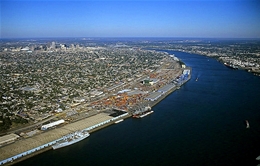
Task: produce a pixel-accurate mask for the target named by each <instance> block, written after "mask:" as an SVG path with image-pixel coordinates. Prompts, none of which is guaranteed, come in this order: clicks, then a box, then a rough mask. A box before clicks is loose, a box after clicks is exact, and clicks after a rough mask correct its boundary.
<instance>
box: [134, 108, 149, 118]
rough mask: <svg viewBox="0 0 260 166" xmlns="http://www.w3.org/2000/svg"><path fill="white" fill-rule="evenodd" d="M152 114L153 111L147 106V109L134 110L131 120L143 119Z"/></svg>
mask: <svg viewBox="0 0 260 166" xmlns="http://www.w3.org/2000/svg"><path fill="white" fill-rule="evenodd" d="M152 113H153V110H152V109H151V107H150V106H149V105H148V106H147V107H144V108H142V107H141V108H139V109H138V110H136V111H135V112H134V113H133V118H143V117H145V116H147V115H150V114H152Z"/></svg>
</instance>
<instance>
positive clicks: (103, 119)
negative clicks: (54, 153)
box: [0, 68, 191, 165]
mask: <svg viewBox="0 0 260 166" xmlns="http://www.w3.org/2000/svg"><path fill="white" fill-rule="evenodd" d="M188 70H190V71H191V69H190V68H188ZM190 78H191V72H190V74H189V76H188V78H187V79H186V80H184V81H183V82H181V83H180V84H178V85H176V86H173V88H172V89H170V90H168V91H167V92H165V93H163V94H162V95H161V96H160V97H159V98H158V99H156V100H155V101H147V103H148V104H149V105H150V106H151V107H154V106H155V105H156V104H158V103H159V102H160V101H162V100H163V99H164V98H165V97H167V96H168V95H169V94H171V93H172V92H173V91H175V90H177V89H179V88H180V86H182V85H183V84H185V83H186V82H187V81H188V80H189V79H190ZM147 103H146V104H147ZM131 116H132V115H131V114H128V113H127V114H125V115H124V116H118V117H111V116H109V114H106V113H103V112H102V113H99V114H97V115H93V116H91V117H88V118H86V119H82V120H79V121H76V122H73V123H69V124H67V125H64V126H62V127H59V128H55V129H51V130H49V131H47V132H42V133H41V134H37V135H35V136H33V137H29V138H26V139H21V140H18V141H16V142H15V143H13V144H10V145H6V146H3V147H2V148H1V149H0V153H1V156H0V165H4V164H7V165H13V164H15V163H18V162H21V161H23V160H26V159H28V158H30V157H33V156H35V155H38V154H40V153H43V152H45V151H48V150H50V149H52V148H51V146H52V145H53V144H55V143H56V141H57V140H58V139H60V138H62V136H64V135H67V134H69V133H71V132H74V131H77V130H83V129H84V130H88V131H89V132H90V133H92V132H95V131H98V130H100V129H102V128H104V127H108V126H110V125H112V124H115V122H116V121H118V120H121V119H126V118H129V117H131Z"/></svg>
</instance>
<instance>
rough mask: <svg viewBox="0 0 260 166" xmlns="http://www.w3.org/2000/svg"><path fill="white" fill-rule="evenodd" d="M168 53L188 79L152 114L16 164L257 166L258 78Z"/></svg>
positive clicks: (206, 60) (212, 61)
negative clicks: (186, 71) (189, 72)
mask: <svg viewBox="0 0 260 166" xmlns="http://www.w3.org/2000/svg"><path fill="white" fill-rule="evenodd" d="M169 53H174V54H175V55H176V56H177V57H179V58H180V59H181V60H182V61H184V62H185V63H186V65H187V66H191V67H192V78H191V80H190V81H189V82H187V83H186V84H185V85H184V86H182V87H181V88H180V89H179V90H177V91H175V92H174V93H172V94H170V95H169V96H168V97H167V98H165V99H164V100H163V101H161V102H160V103H159V104H157V105H156V106H155V107H153V110H154V113H153V114H151V115H150V116H147V117H145V118H143V119H132V118H129V119H126V120H125V121H123V122H121V123H119V124H116V125H112V126H110V127H107V128H105V129H102V130H100V131H97V132H95V133H92V134H91V136H90V137H89V138H87V139H86V140H83V141H81V142H79V143H77V144H74V145H73V146H69V147H66V148H63V149H58V150H55V151H54V150H51V151H48V152H45V153H43V154H40V155H38V156H35V157H33V158H30V159H28V160H26V161H23V162H21V163H19V164H18V165H91V166H92V165H142V166H143V165H167V166H168V165H176V166H187V165H207V166H209V165H210V166H212V165H220V166H223V165H238V164H240V165H247V166H250V165H254V166H255V165H257V164H258V162H257V161H256V160H255V158H256V157H257V156H259V155H260V77H257V76H254V75H253V74H251V73H247V72H245V71H242V70H232V69H229V68H226V67H225V66H224V65H222V64H221V63H219V62H218V61H216V60H215V59H211V58H208V57H205V56H200V55H196V54H188V53H182V52H173V51H172V52H169ZM197 77H198V81H196V78H197ZM246 119H247V120H248V121H249V123H250V128H249V129H246V126H245V120H246Z"/></svg>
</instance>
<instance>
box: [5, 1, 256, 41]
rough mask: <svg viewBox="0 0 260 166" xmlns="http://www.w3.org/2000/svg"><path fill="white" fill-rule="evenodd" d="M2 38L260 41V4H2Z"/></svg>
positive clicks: (150, 2) (24, 2) (123, 2)
mask: <svg viewBox="0 0 260 166" xmlns="http://www.w3.org/2000/svg"><path fill="white" fill-rule="evenodd" d="M0 6H1V10H0V11H1V15H0V20H1V26H0V27H1V38H16V37H18V38H21V37H224V38H260V2H259V1H258V0H254V1H252V0H251V1H250V0H218V1H217V0H215V1H213V0H162V1H161V0H160V1H159V0H150V1H148V0H135V1H130V0H121V1H119V0H118V1H109V0H99V1H94V0H81V1H72V0H56V1H51V0H45V1H40V0H31V1H25V0H16V1H15V0H1V1H0Z"/></svg>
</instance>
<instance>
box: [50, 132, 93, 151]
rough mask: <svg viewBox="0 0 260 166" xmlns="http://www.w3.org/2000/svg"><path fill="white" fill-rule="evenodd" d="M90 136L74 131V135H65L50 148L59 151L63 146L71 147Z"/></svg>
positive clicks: (86, 133)
mask: <svg viewBox="0 0 260 166" xmlns="http://www.w3.org/2000/svg"><path fill="white" fill-rule="evenodd" d="M89 135H90V134H89V133H88V132H87V131H84V130H82V131H76V132H74V133H71V134H68V135H65V136H64V137H62V139H61V140H59V141H57V142H56V144H54V145H53V146H52V148H53V149H54V150H55V149H59V148H62V147H65V146H69V145H72V144H74V143H77V142H79V141H81V140H83V139H85V138H87V137H88V136H89Z"/></svg>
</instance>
